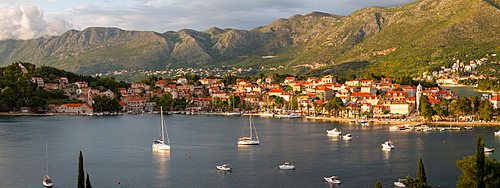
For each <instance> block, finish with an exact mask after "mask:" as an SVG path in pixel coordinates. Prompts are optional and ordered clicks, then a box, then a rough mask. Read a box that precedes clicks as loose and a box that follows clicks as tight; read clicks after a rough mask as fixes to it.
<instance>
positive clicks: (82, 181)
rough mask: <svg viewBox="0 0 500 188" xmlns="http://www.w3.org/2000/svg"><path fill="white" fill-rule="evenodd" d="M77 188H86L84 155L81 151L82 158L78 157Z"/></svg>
mask: <svg viewBox="0 0 500 188" xmlns="http://www.w3.org/2000/svg"><path fill="white" fill-rule="evenodd" d="M77 188H85V173H84V172H83V155H82V151H80V156H78V184H77Z"/></svg>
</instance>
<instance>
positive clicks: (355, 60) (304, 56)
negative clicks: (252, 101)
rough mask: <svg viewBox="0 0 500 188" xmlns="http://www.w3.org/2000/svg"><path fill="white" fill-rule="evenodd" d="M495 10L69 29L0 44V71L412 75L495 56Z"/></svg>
mask: <svg viewBox="0 0 500 188" xmlns="http://www.w3.org/2000/svg"><path fill="white" fill-rule="evenodd" d="M499 5H500V3H499V1H498V0H419V1H416V2H413V3H410V4H407V5H403V6H399V7H390V8H384V7H368V8H365V9H362V10H359V11H356V12H354V13H352V14H351V15H348V16H337V15H331V14H327V13H321V12H312V13H310V14H306V15H295V16H292V17H290V18H288V19H278V20H276V21H274V22H273V23H270V24H269V25H266V26H261V27H258V28H255V29H252V30H249V31H247V30H237V29H220V28H210V29H207V30H206V31H194V30H188V29H184V30H180V31H177V32H173V31H169V32H165V33H157V32H151V31H126V30H121V29H117V28H87V29H85V30H83V31H76V30H70V31H68V32H66V33H64V34H63V35H61V36H58V37H51V38H40V39H33V40H7V41H0V65H2V64H3V65H7V64H10V63H12V62H14V61H28V62H32V63H34V64H45V65H49V66H54V67H57V68H63V69H65V70H69V71H73V72H78V73H99V72H106V71H113V70H121V69H148V70H157V69H163V68H165V67H171V68H176V67H217V66H221V65H230V66H236V67H255V68H260V67H262V66H264V67H272V66H275V67H277V66H280V65H281V66H282V67H283V69H280V70H278V72H286V73H295V74H297V73H312V74H315V73H325V72H330V73H337V74H351V73H361V74H364V73H367V74H369V73H372V72H376V73H380V74H386V75H399V74H402V73H404V74H413V75H415V74H418V73H421V72H424V71H426V70H429V69H432V68H435V67H439V66H441V65H443V64H446V63H449V62H451V61H452V60H453V59H454V58H455V59H457V58H458V59H461V60H468V59H472V58H478V57H483V56H484V55H485V54H487V53H499V52H500V45H499V44H500V35H499V34H498V31H500V22H499V21H498V20H500V9H499V7H500V6H499ZM263 56H273V58H262V57H263Z"/></svg>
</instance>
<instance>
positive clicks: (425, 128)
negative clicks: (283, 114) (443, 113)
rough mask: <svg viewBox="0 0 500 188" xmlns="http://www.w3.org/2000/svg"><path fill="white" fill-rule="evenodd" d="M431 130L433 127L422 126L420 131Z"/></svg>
mask: <svg viewBox="0 0 500 188" xmlns="http://www.w3.org/2000/svg"><path fill="white" fill-rule="evenodd" d="M433 130H434V128H432V127H422V131H424V132H429V131H433Z"/></svg>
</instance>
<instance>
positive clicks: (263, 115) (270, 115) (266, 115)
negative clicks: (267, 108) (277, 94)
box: [259, 113, 274, 117]
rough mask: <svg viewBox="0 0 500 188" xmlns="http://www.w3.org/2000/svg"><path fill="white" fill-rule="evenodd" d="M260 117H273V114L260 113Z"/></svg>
mask: <svg viewBox="0 0 500 188" xmlns="http://www.w3.org/2000/svg"><path fill="white" fill-rule="evenodd" d="M259 116H260V117H274V113H260V114H259Z"/></svg>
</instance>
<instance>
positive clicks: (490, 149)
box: [484, 147, 495, 152]
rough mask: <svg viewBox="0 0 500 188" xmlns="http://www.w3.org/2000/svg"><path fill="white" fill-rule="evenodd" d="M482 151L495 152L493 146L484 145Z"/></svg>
mask: <svg viewBox="0 0 500 188" xmlns="http://www.w3.org/2000/svg"><path fill="white" fill-rule="evenodd" d="M484 152H495V148H487V147H484Z"/></svg>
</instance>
